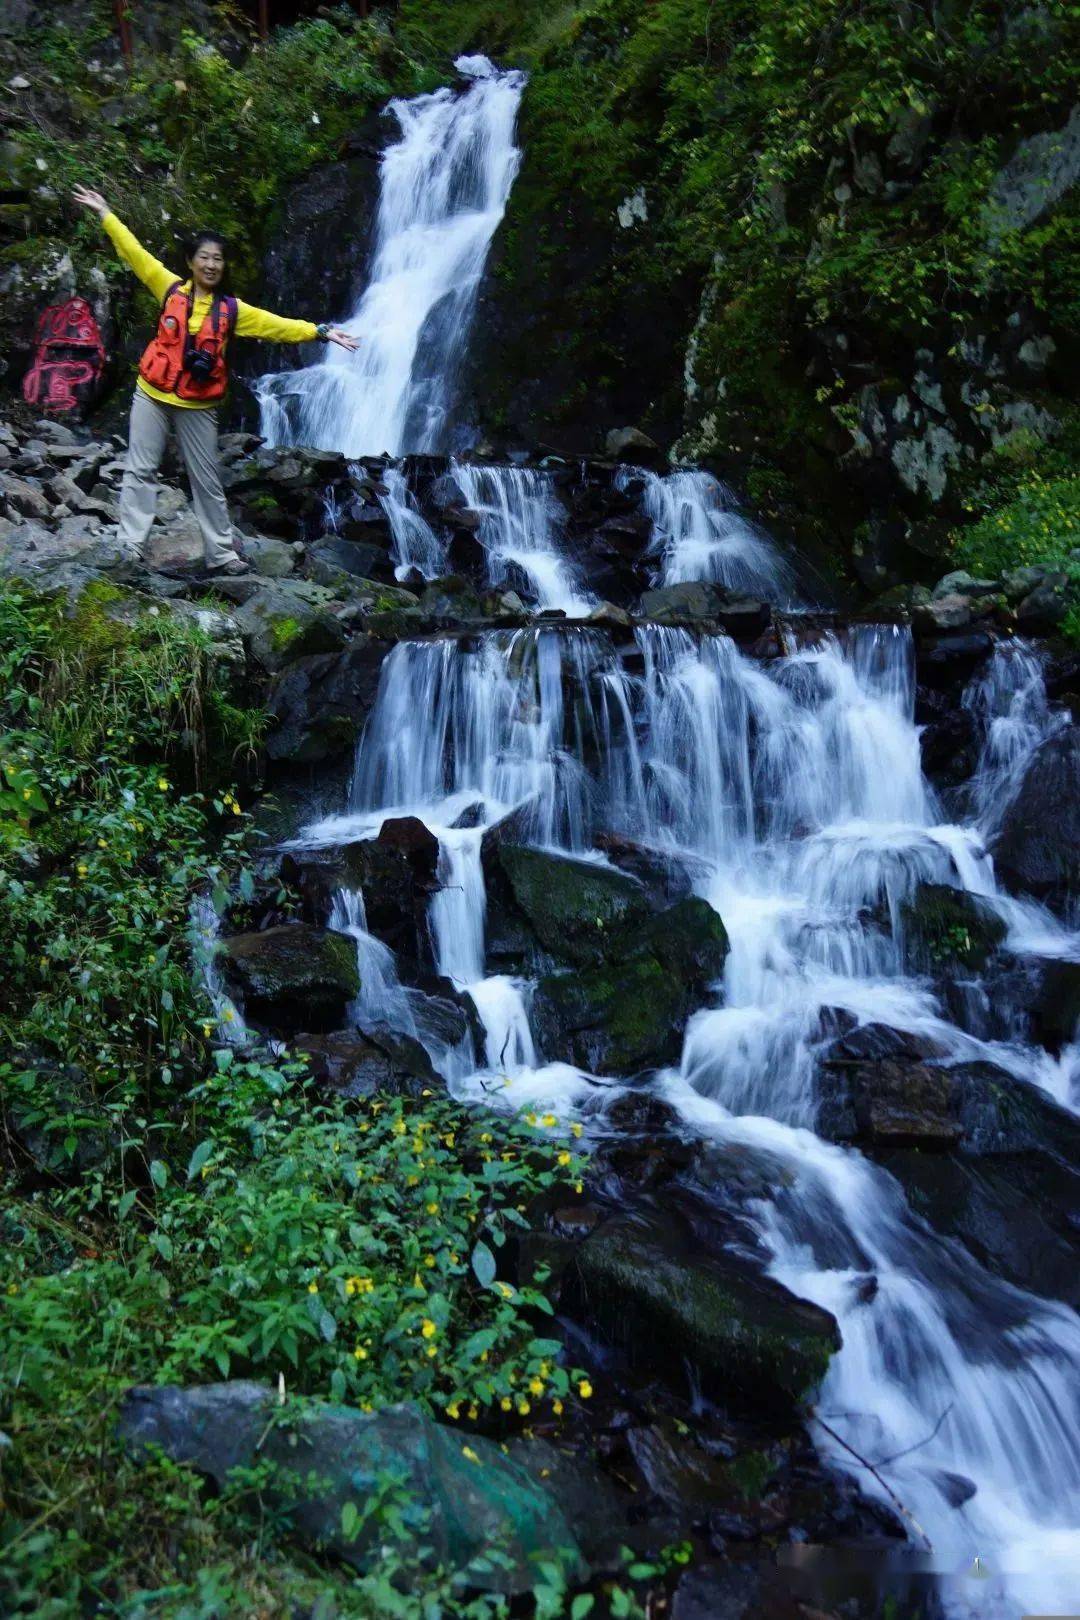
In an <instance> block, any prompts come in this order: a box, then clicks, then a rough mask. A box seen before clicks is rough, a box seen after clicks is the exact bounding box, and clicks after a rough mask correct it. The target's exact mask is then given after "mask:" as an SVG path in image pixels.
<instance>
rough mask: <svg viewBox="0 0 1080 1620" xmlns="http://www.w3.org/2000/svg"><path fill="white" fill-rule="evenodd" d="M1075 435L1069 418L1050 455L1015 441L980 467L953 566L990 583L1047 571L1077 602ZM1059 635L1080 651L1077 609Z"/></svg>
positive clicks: (1079, 503)
mask: <svg viewBox="0 0 1080 1620" xmlns="http://www.w3.org/2000/svg"><path fill="white" fill-rule="evenodd" d="M1078 433H1080V422H1078V420H1077V418H1076V416H1075V414H1074V413H1072V412H1069V413H1066V417H1065V421H1064V424H1063V432H1062V434H1061V436H1060V438H1059V440H1058V441H1057V443H1056V444H1055V445H1054V446H1053V447H1052V448H1047V446H1046V445H1044V444H1043V443H1041V442H1040V441H1039V440H1037V439H1035V438H1034V437H1033V436H1031V435H1024V434H1017V435H1015V436H1014V437H1013V438H1012V439H1009V440H1006V441H1005V442H1004V443H1003V444H1002V445H1001V446H1000V447H999V449H998V450H997V451H996V453H995V454H994V455H992V456H990V457H989V458H988V459H987V461H986V462H984V464H983V466H982V467H981V468H980V472H979V477H978V479H977V480H976V481H975V482H974V483H973V485H972V487H971V488H970V489H969V491H968V492H967V495H966V498H965V500H964V502H963V504H964V506H965V508H966V509H967V511H968V512H970V513H971V514H972V521H971V522H970V523H969V524H968V525H967V527H965V528H957V529H955V530H954V531H953V533H952V536H951V551H952V557H953V559H954V566H956V567H960V568H966V569H968V570H969V571H970V572H971V573H973V574H975V575H977V576H981V577H983V578H987V579H994V578H998V577H1000V576H1001V575H1002V574H1005V573H1008V572H1010V571H1011V570H1013V569H1018V568H1045V569H1049V570H1051V571H1052V572H1054V573H1057V574H1061V575H1064V576H1065V588H1066V590H1067V592H1068V593H1069V595H1071V596H1072V597H1073V598H1074V600H1075V596H1076V593H1077V592H1078V590H1080V474H1078V473H1077V471H1076V453H1077V436H1078ZM1061 630H1062V633H1063V635H1064V636H1065V637H1066V639H1067V640H1069V641H1071V642H1072V643H1074V644H1080V608H1078V607H1077V606H1075V605H1073V606H1071V607H1070V609H1069V612H1068V614H1067V616H1066V618H1065V621H1064V623H1063V624H1062V626H1061Z"/></svg>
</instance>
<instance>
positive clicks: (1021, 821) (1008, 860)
mask: <svg viewBox="0 0 1080 1620" xmlns="http://www.w3.org/2000/svg"><path fill="white" fill-rule="evenodd" d="M993 855H994V862H995V865H996V867H997V870H998V872H999V873H1000V874H1001V875H1002V876H1003V877H1004V878H1005V880H1006V882H1008V883H1009V884H1010V885H1011V886H1012V887H1014V888H1017V889H1020V890H1023V891H1024V892H1026V893H1029V894H1035V895H1039V896H1040V897H1042V898H1045V899H1047V900H1051V901H1057V902H1062V901H1064V899H1065V897H1066V896H1067V895H1068V894H1070V893H1072V892H1074V891H1075V890H1076V889H1077V887H1080V726H1075V725H1071V726H1067V727H1066V728H1065V729H1064V730H1063V731H1059V732H1057V733H1056V734H1055V735H1054V736H1052V737H1049V738H1047V740H1046V742H1044V743H1042V744H1041V746H1040V747H1039V748H1037V749H1036V751H1035V753H1034V754H1033V755H1032V757H1031V760H1030V762H1029V764H1028V767H1027V769H1026V771H1025V772H1024V775H1023V778H1022V780H1021V782H1020V786H1019V788H1018V790H1017V792H1016V795H1015V797H1014V798H1013V800H1012V802H1011V803H1010V804H1009V806H1008V808H1007V809H1006V811H1005V814H1004V816H1003V817H1002V821H1001V830H1000V831H999V833H998V836H997V838H996V840H995V842H994V846H993Z"/></svg>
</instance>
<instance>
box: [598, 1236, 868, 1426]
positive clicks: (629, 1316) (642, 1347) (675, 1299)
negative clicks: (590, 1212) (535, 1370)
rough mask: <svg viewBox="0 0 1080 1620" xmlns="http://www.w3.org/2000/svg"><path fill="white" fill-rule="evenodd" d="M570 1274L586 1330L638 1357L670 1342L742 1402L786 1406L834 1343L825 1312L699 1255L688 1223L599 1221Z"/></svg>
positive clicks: (815, 1376) (644, 1359)
mask: <svg viewBox="0 0 1080 1620" xmlns="http://www.w3.org/2000/svg"><path fill="white" fill-rule="evenodd" d="M574 1275H575V1277H576V1286H577V1301H578V1308H579V1309H581V1310H583V1311H584V1313H585V1316H586V1323H587V1325H588V1326H589V1327H590V1329H591V1330H592V1331H594V1332H597V1333H599V1335H600V1336H601V1337H602V1338H604V1339H605V1340H607V1341H608V1342H611V1343H614V1344H617V1345H618V1346H619V1347H620V1348H621V1349H622V1350H623V1351H624V1352H625V1353H626V1355H627V1356H628V1357H629V1358H630V1359H631V1360H632V1361H638V1362H641V1363H644V1364H647V1365H655V1364H656V1362H657V1361H658V1360H661V1361H666V1360H667V1359H669V1357H670V1352H671V1346H672V1345H678V1347H679V1352H680V1354H681V1355H683V1356H685V1357H686V1358H687V1360H688V1361H689V1362H691V1364H692V1365H693V1366H694V1367H695V1368H696V1370H697V1372H698V1373H699V1374H700V1376H701V1378H702V1379H703V1381H704V1382H705V1384H706V1385H707V1387H710V1388H712V1389H713V1390H714V1391H720V1392H722V1394H723V1397H724V1398H725V1399H728V1398H732V1399H736V1400H738V1401H739V1402H741V1403H744V1404H746V1405H748V1406H752V1407H759V1408H760V1407H765V1408H767V1409H768V1410H770V1411H777V1410H780V1411H783V1412H789V1411H790V1410H791V1409H792V1408H793V1407H795V1406H797V1405H799V1404H800V1403H801V1402H803V1401H805V1400H807V1399H808V1398H809V1397H810V1396H811V1395H812V1394H813V1392H814V1390H815V1389H816V1388H817V1386H818V1385H819V1384H820V1382H821V1380H822V1378H823V1377H824V1376H825V1372H826V1370H827V1369H828V1365H829V1360H830V1357H831V1356H832V1355H833V1354H834V1352H835V1351H837V1350H838V1349H839V1348H840V1331H839V1328H838V1327H837V1325H836V1321H835V1319H834V1318H833V1317H832V1316H831V1315H830V1314H829V1313H828V1311H824V1310H822V1309H821V1308H820V1306H817V1305H813V1304H810V1303H809V1302H808V1301H806V1300H801V1299H797V1298H796V1297H795V1295H794V1294H791V1293H789V1292H788V1290H787V1289H786V1288H783V1287H782V1286H781V1285H780V1284H779V1283H776V1282H774V1281H772V1279H771V1278H768V1277H764V1276H762V1275H760V1274H757V1273H755V1272H753V1271H751V1270H750V1269H749V1268H746V1269H743V1268H741V1267H739V1266H736V1265H735V1264H734V1263H733V1262H732V1260H731V1259H730V1257H729V1256H728V1255H727V1254H726V1253H724V1252H721V1253H717V1254H710V1255H709V1256H708V1258H703V1257H702V1256H701V1254H700V1250H699V1249H698V1248H697V1247H696V1246H695V1244H694V1241H693V1238H692V1235H691V1234H690V1232H689V1231H688V1230H687V1231H683V1230H682V1228H681V1227H680V1226H679V1225H677V1223H676V1222H674V1221H673V1220H670V1221H669V1220H667V1219H662V1218H661V1217H659V1216H657V1217H650V1218H648V1219H645V1220H640V1221H639V1220H636V1219H633V1218H631V1217H630V1216H624V1215H616V1216H613V1217H612V1219H610V1220H608V1221H605V1222H604V1223H603V1225H602V1226H599V1227H598V1228H597V1229H596V1231H594V1232H593V1233H592V1234H591V1235H590V1236H589V1237H587V1238H586V1239H585V1241H584V1243H582V1244H581V1245H580V1246H579V1248H578V1250H577V1253H576V1255H575V1257H574Z"/></svg>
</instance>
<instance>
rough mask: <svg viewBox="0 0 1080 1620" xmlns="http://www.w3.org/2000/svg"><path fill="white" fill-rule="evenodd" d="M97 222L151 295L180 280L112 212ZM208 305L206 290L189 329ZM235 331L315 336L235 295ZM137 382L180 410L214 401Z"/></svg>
mask: <svg viewBox="0 0 1080 1620" xmlns="http://www.w3.org/2000/svg"><path fill="white" fill-rule="evenodd" d="M101 223H102V224H103V225H104V227H105V230H106V232H107V234H108V237H109V240H110V242H111V243H112V245H113V247H114V248H115V249H116V251H117V253H118V254H119V255H120V257H121V258H122V259H123V261H124V263H125V264H126V265H128V266H129V267H130V268H131V269H132V270H134V272H135V274H136V275H137V276H138V278H139V280H140V281H141V282H142V284H143V286H144V287H149V289H150V291H151V292H152V293H153V295H154V297H155V298H157V299H164V297H165V294H166V293H167V292H168V290H169V288H170V287H175V285H176V283H177V282H178V281H182V278H181V277H180V276H177V275H174V274H173V272H172V271H171V270H167V269H166V268H165V266H164V265H163V264H162V263H161V261H160V260H159V259H155V258H154V255H153V254H152V253H147V251H146V249H145V248H144V247H143V245H142V243H141V242H140V241H139V240H138V238H137V237H136V236H133V235H132V233H131V231H129V230H128V228H127V226H126V225H125V224H124V223H123V222H122V221H121V220H119V219H117V217H116V215H115V214H111V213H110V214H106V215H105V216H104V218H103V219H102V222H101ZM182 285H183V287H184V289H185V291H186V290H187V289H188V288H190V286H191V279H190V277H189V278H188V280H186V281H183V282H182ZM209 308H210V294H209V293H200V294H199V295H198V296H197V297H196V298H195V300H194V303H193V305H192V310H191V329H192V331H194V332H197V331H198V330H199V327H200V326H201V325H202V323H203V321H204V320H205V318H206V312H207V310H208V309H209ZM235 334H236V336H237V337H250V338H266V339H267V340H268V342H270V343H310V342H311V341H312V339H314V338H315V337H317V336H318V333H317V332H316V330H315V323H314V321H292V320H289V319H288V317H287V316H285V315H272V314H271V313H270V311H269V310H268V309H257V308H256V307H255V305H254V304H245V303H244V302H243V301H242V300H241V299H239V298H238V299H237V300H236V327H235ZM138 386H139V387H140V388H141V389H142V391H143V393H144V394H149V395H150V398H151V399H159V400H161V402H162V404H164V405H176V406H178V407H179V408H180V409H181V410H186V411H206V410H213V408H214V406H215V404H216V403H217V401H216V400H210V401H204V400H199V399H177V397H176V395H175V394H165V393H162V391H161V389H160V388H152V387H151V386H150V384H149V383H147V382H143V380H142V378H141V377H140V378H139V382H138Z"/></svg>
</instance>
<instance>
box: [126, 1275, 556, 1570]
mask: <svg viewBox="0 0 1080 1620" xmlns="http://www.w3.org/2000/svg"><path fill="white" fill-rule="evenodd" d="M318 1309H319V1307H318V1302H317V1300H313V1303H312V1310H313V1311H315V1312H317V1311H318ZM118 1428H119V1432H120V1435H121V1437H122V1439H123V1440H124V1441H125V1442H126V1444H127V1446H128V1448H129V1450H130V1451H131V1452H133V1453H134V1454H135V1455H136V1456H137V1455H138V1454H139V1453H140V1452H141V1451H142V1450H143V1449H144V1448H145V1447H150V1446H155V1447H160V1448H161V1449H162V1450H163V1451H164V1452H165V1454H166V1456H168V1457H171V1458H172V1459H173V1460H174V1461H175V1462H180V1463H185V1464H188V1465H190V1466H192V1467H194V1468H196V1469H197V1470H198V1471H199V1472H200V1473H203V1474H207V1475H209V1476H210V1477H211V1478H212V1479H213V1480H214V1481H215V1482H216V1483H217V1484H218V1485H219V1486H224V1485H225V1484H226V1483H227V1482H228V1480H229V1476H230V1474H231V1473H232V1471H233V1470H235V1469H239V1468H246V1467H251V1466H252V1465H253V1464H254V1463H256V1462H257V1461H258V1462H262V1463H265V1464H269V1466H270V1470H271V1474H270V1479H269V1480H268V1481H267V1482H266V1483H265V1484H263V1485H262V1486H261V1487H260V1496H261V1499H262V1500H263V1501H264V1502H265V1503H267V1504H268V1505H270V1506H271V1508H272V1509H276V1510H285V1509H287V1510H288V1513H289V1518H290V1521H291V1524H292V1527H293V1530H294V1531H295V1533H296V1534H297V1535H298V1536H300V1538H301V1539H302V1540H304V1541H307V1542H309V1543H312V1544H313V1545H314V1546H316V1547H318V1548H320V1549H321V1550H323V1551H325V1552H329V1553H331V1554H332V1555H334V1556H336V1557H338V1558H341V1559H343V1560H344V1561H345V1562H346V1563H349V1564H352V1565H354V1566H355V1567H356V1568H358V1569H368V1568H370V1567H372V1566H373V1565H375V1564H377V1563H378V1561H379V1559H380V1558H381V1557H382V1546H381V1540H382V1532H381V1528H380V1523H381V1521H380V1518H379V1515H378V1514H372V1515H371V1516H370V1517H368V1516H367V1515H365V1511H364V1510H365V1508H366V1507H367V1506H368V1505H369V1503H371V1504H372V1505H374V1501H375V1499H376V1498H377V1496H378V1494H379V1492H380V1491H381V1490H382V1489H383V1488H384V1483H385V1480H386V1479H387V1478H388V1477H393V1478H396V1479H400V1480H401V1481H402V1484H403V1487H404V1488H405V1489H407V1491H408V1495H409V1500H410V1503H412V1504H415V1506H416V1508H417V1509H418V1512H417V1514H416V1517H415V1518H411V1517H410V1516H409V1515H408V1514H407V1515H406V1516H405V1519H404V1521H403V1530H404V1534H405V1535H406V1537H408V1536H409V1535H410V1534H414V1535H415V1544H414V1547H413V1556H414V1558H416V1559H417V1560H427V1559H430V1560H434V1561H436V1562H438V1563H439V1564H441V1565H442V1566H443V1567H448V1568H451V1569H467V1570H468V1577H467V1578H468V1583H469V1585H470V1586H473V1587H476V1588H479V1589H481V1590H493V1591H500V1592H506V1593H517V1592H525V1591H528V1590H530V1589H531V1587H532V1585H533V1582H534V1580H535V1574H536V1560H537V1559H544V1558H546V1559H549V1560H550V1561H551V1562H552V1563H554V1565H555V1566H556V1568H557V1569H559V1570H560V1571H561V1572H562V1574H563V1576H564V1577H565V1578H566V1579H567V1580H574V1579H581V1578H583V1577H584V1576H585V1575H586V1574H587V1565H586V1563H585V1560H584V1558H583V1557H582V1554H581V1552H580V1550H579V1546H578V1543H577V1540H576V1536H575V1533H574V1531H573V1530H572V1529H571V1527H570V1525H569V1524H568V1522H567V1519H566V1517H565V1515H564V1513H563V1511H562V1509H561V1507H560V1505H559V1503H558V1501H557V1499H556V1495H555V1493H554V1491H553V1490H551V1489H550V1488H549V1487H548V1486H547V1484H546V1482H545V1481H544V1479H543V1478H542V1474H543V1469H544V1467H545V1466H546V1462H545V1461H544V1460H543V1459H544V1457H545V1456H546V1451H545V1452H544V1453H538V1454H537V1455H536V1457H535V1458H534V1456H533V1454H531V1453H529V1452H528V1451H527V1450H521V1451H519V1452H518V1454H517V1455H516V1456H515V1457H513V1458H511V1457H509V1456H504V1455H503V1453H502V1451H501V1450H500V1448H499V1447H498V1446H497V1445H496V1444H495V1443H494V1442H492V1441H490V1440H485V1439H483V1438H482V1437H480V1436H478V1435H471V1436H470V1437H469V1445H470V1448H471V1450H472V1452H473V1456H471V1457H470V1456H468V1455H466V1453H465V1452H464V1450H463V1447H462V1441H461V1436H460V1434H459V1433H458V1432H457V1431H456V1430H452V1429H450V1428H448V1427H444V1426H443V1425H441V1424H437V1423H435V1422H433V1421H432V1419H431V1418H429V1417H427V1416H426V1415H425V1414H424V1413H423V1412H422V1411H421V1410H420V1408H419V1407H417V1406H413V1405H410V1404H403V1405H399V1406H386V1407H383V1408H382V1409H381V1410H380V1411H378V1412H372V1413H362V1412H358V1411H355V1410H354V1409H352V1408H350V1407H347V1406H332V1405H330V1404H329V1403H328V1402H324V1401H305V1402H303V1403H300V1404H295V1405H290V1406H289V1407H287V1408H284V1409H279V1408H278V1407H277V1400H276V1396H275V1395H274V1392H273V1391H271V1390H270V1389H267V1388H266V1387H265V1386H263V1385H260V1384H256V1383H247V1382H241V1381H235V1382H232V1383H227V1384H206V1385H203V1386H201V1387H198V1388H193V1389H182V1388H179V1387H177V1386H176V1385H160V1386H146V1387H142V1388H136V1389H133V1390H131V1391H130V1393H129V1394H128V1396H127V1398H126V1400H125V1402H124V1405H123V1407H122V1409H121V1412H120V1417H119V1420H118ZM474 1458H475V1460H474ZM534 1461H535V1463H536V1467H535V1473H534V1472H533V1464H534ZM349 1503H351V1504H352V1505H353V1507H355V1508H356V1509H357V1512H358V1516H359V1529H358V1531H357V1533H355V1534H354V1535H349V1536H346V1535H345V1534H344V1533H343V1530H342V1512H343V1509H344V1508H345V1507H346V1505H347V1504H349ZM410 1527H414V1528H412V1529H411V1528H410ZM493 1546H497V1547H498V1548H499V1551H500V1554H502V1557H501V1558H500V1559H499V1560H491V1561H488V1560H486V1559H484V1560H483V1562H482V1563H479V1564H477V1565H475V1566H474V1567H472V1568H469V1566H470V1565H472V1564H473V1560H480V1559H481V1558H482V1555H484V1554H486V1553H487V1552H488V1550H489V1549H490V1548H491V1547H493Z"/></svg>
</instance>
